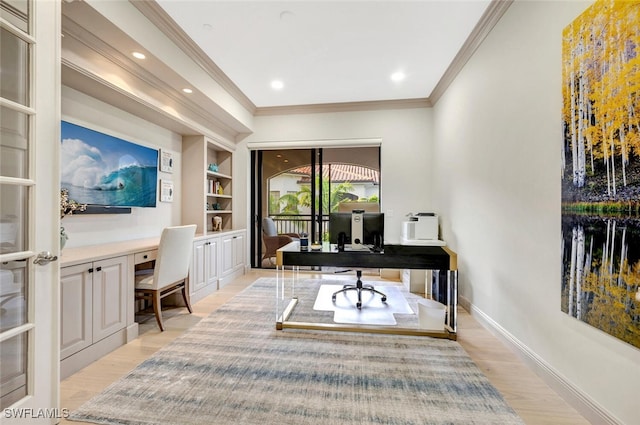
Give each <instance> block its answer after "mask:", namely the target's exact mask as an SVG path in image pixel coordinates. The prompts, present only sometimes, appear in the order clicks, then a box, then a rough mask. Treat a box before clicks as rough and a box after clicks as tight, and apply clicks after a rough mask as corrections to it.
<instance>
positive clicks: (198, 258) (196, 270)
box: [189, 240, 207, 294]
mask: <svg viewBox="0 0 640 425" xmlns="http://www.w3.org/2000/svg"><path fill="white" fill-rule="evenodd" d="M206 243H207V241H206V240H199V241H196V242H194V243H193V258H192V259H191V270H190V271H189V293H190V294H194V293H195V292H197V291H198V290H200V289H202V288H204V287H205V286H207V279H206V277H205V273H206V263H205V258H206V256H205V251H206V247H207V245H206Z"/></svg>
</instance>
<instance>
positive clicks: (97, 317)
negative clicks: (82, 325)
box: [93, 257, 127, 342]
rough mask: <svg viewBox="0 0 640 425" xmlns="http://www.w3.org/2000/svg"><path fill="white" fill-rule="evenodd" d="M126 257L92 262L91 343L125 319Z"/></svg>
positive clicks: (125, 320)
mask: <svg viewBox="0 0 640 425" xmlns="http://www.w3.org/2000/svg"><path fill="white" fill-rule="evenodd" d="M126 310H127V257H116V258H110V259H108V260H102V261H96V262H94V263H93V342H97V341H99V340H101V339H103V338H105V337H107V336H109V335H111V334H113V333H114V332H117V331H119V330H120V329H123V328H124V327H125V326H126V322H127V311H126Z"/></svg>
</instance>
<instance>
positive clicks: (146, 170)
mask: <svg viewBox="0 0 640 425" xmlns="http://www.w3.org/2000/svg"><path fill="white" fill-rule="evenodd" d="M61 136H62V137H61V139H62V145H61V155H60V161H61V163H60V168H61V174H62V175H61V182H62V183H61V184H62V188H64V189H67V190H68V191H69V198H71V199H73V200H75V201H77V202H79V203H81V204H88V205H89V206H97V207H155V206H156V199H157V191H158V150H157V149H152V148H148V147H146V146H142V145H138V144H135V143H131V142H128V141H126V140H123V139H119V138H117V137H113V136H110V135H107V134H104V133H100V132H98V131H95V130H91V129H89V128H85V127H81V126H79V125H76V124H72V123H70V122H66V121H62V132H61ZM105 212H106V211H105ZM114 212H115V211H114Z"/></svg>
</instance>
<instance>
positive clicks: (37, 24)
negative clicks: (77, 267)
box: [0, 0, 65, 424]
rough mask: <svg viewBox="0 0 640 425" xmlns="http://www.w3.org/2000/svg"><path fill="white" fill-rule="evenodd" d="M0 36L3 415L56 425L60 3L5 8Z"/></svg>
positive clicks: (8, 1) (8, 3)
mask: <svg viewBox="0 0 640 425" xmlns="http://www.w3.org/2000/svg"><path fill="white" fill-rule="evenodd" d="M0 31H1V32H2V33H1V34H0V70H1V71H0V131H1V133H0V356H1V358H0V417H2V423H3V424H13V423H20V424H25V423H38V424H44V423H48V424H54V423H57V422H59V419H60V418H61V417H62V416H64V414H65V412H64V411H62V410H61V409H59V406H58V403H59V399H58V389H59V336H58V334H59V331H58V326H59V319H58V314H59V308H58V305H59V295H58V279H59V270H58V269H59V267H58V263H57V262H56V261H55V258H57V255H59V252H58V251H59V246H60V245H59V239H58V237H57V235H58V233H59V226H60V218H59V211H58V209H57V208H58V205H59V187H60V185H59V164H58V151H59V143H60V142H59V140H60V107H61V106H60V2H59V1H57V0H55V1H54V0H50V1H49V0H48V1H35V0H0ZM48 251H51V252H52V253H49V252H48Z"/></svg>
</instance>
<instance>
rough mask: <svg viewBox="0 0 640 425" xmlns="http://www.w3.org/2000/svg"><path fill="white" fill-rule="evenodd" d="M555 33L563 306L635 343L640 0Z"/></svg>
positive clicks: (606, 7) (638, 333)
mask: <svg viewBox="0 0 640 425" xmlns="http://www.w3.org/2000/svg"><path fill="white" fill-rule="evenodd" d="M562 37H563V42H562V95H563V108H562V117H563V120H562V122H563V133H564V140H563V146H562V257H563V258H562V297H561V299H562V310H563V311H564V312H565V313H567V314H570V315H571V316H573V317H575V318H577V319H579V320H581V321H584V322H586V323H588V324H590V325H592V326H595V327H597V328H598V329H601V330H602V331H604V332H607V333H609V334H611V335H613V336H615V337H617V338H619V339H621V340H623V341H625V342H627V343H629V344H632V345H634V346H636V347H639V348H640V0H637V1H612V0H599V1H596V2H595V3H594V4H593V5H592V6H591V7H589V8H588V9H587V10H586V11H585V12H584V13H583V14H582V15H580V16H579V17H578V18H577V19H576V20H575V21H573V22H572V23H571V24H570V25H569V26H567V27H566V28H565V29H564V31H563V34H562Z"/></svg>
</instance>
